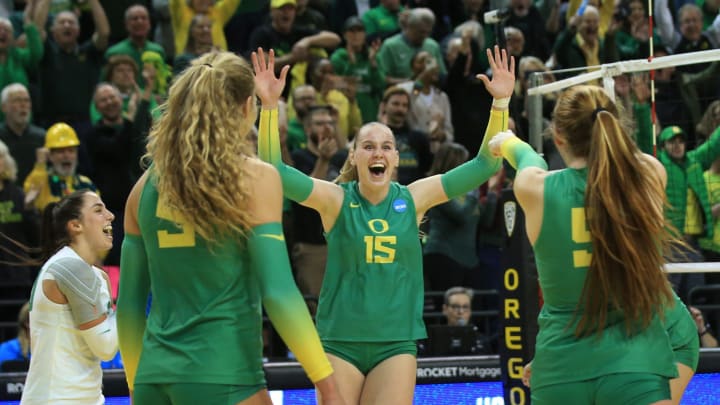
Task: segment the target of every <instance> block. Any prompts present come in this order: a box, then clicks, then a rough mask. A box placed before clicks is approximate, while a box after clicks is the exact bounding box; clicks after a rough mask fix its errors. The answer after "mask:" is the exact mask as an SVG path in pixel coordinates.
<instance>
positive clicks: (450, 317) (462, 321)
mask: <svg viewBox="0 0 720 405" xmlns="http://www.w3.org/2000/svg"><path fill="white" fill-rule="evenodd" d="M472 298H473V291H472V290H471V289H469V288H465V287H451V288H449V289H448V290H447V291H445V303H443V314H445V318H446V319H447V324H448V326H465V325H467V324H469V323H470V315H471V314H472Z"/></svg>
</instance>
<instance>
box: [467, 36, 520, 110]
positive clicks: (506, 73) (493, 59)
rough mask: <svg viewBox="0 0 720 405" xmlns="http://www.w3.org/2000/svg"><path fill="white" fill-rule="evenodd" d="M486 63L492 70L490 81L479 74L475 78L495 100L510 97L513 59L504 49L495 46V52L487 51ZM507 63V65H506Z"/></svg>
mask: <svg viewBox="0 0 720 405" xmlns="http://www.w3.org/2000/svg"><path fill="white" fill-rule="evenodd" d="M487 56H488V62H489V63H490V68H491V69H492V80H490V79H489V78H488V77H487V76H486V75H484V74H479V75H477V76H476V77H477V78H478V79H479V80H481V81H482V82H483V83H484V84H485V88H486V89H487V91H488V92H489V93H490V95H492V96H493V98H495V99H501V98H507V97H510V96H512V94H513V90H514V89H515V58H514V57H513V56H512V55H510V59H509V60H508V54H507V51H506V50H505V49H502V50H501V49H500V47H498V46H497V45H495V52H494V54H493V52H492V51H491V50H490V49H488V50H487ZM508 62H509V63H508Z"/></svg>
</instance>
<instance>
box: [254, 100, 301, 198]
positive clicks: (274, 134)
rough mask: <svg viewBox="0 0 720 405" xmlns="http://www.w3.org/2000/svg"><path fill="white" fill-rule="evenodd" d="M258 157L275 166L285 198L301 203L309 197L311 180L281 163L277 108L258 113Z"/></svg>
mask: <svg viewBox="0 0 720 405" xmlns="http://www.w3.org/2000/svg"><path fill="white" fill-rule="evenodd" d="M258 157H259V158H260V159H262V160H263V161H265V162H268V163H270V164H271V165H273V166H275V168H276V169H277V170H278V172H279V173H280V178H281V179H282V186H283V194H285V197H287V198H289V199H291V200H293V201H296V202H303V201H305V200H307V198H308V197H310V193H312V189H313V180H312V178H311V177H309V176H307V175H305V174H304V173H302V172H301V171H299V170H297V169H295V168H293V167H290V166H288V165H286V164H285V163H283V161H282V157H281V153H280V132H279V130H278V110H277V108H275V109H272V110H265V109H263V110H262V111H261V112H260V125H259V129H258Z"/></svg>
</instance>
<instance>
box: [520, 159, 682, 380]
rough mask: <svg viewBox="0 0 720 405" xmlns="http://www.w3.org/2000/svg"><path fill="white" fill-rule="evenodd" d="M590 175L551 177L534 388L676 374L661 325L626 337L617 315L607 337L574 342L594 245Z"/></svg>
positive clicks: (541, 251)
mask: <svg viewBox="0 0 720 405" xmlns="http://www.w3.org/2000/svg"><path fill="white" fill-rule="evenodd" d="M586 183H587V169H580V170H576V169H564V170H560V171H557V172H554V173H551V174H549V175H548V176H547V177H546V178H545V191H544V210H543V220H542V225H541V228H540V233H539V235H538V238H537V241H536V242H535V246H534V250H535V261H536V264H537V270H538V276H539V279H540V287H541V289H542V292H543V299H544V305H543V308H542V309H541V310H540V315H539V317H538V326H539V332H538V336H537V341H536V348H535V358H534V359H533V374H532V387H533V388H538V387H542V386H547V385H552V384H557V383H566V382H573V381H581V380H588V379H592V378H597V377H600V376H604V375H608V374H614V373H650V374H656V375H662V376H666V377H668V378H671V377H674V376H675V375H676V368H675V364H674V359H673V352H672V348H671V345H670V341H669V338H668V336H667V333H666V331H665V327H664V325H663V323H662V322H661V321H660V319H659V317H655V318H654V319H653V321H652V322H651V323H650V325H649V326H648V328H646V329H644V330H642V331H641V332H639V333H635V334H633V335H631V336H628V335H627V333H626V328H625V319H624V318H623V316H622V314H621V313H619V312H618V311H611V312H610V313H609V314H608V321H607V324H606V326H605V329H604V331H603V333H602V334H601V335H600V336H598V335H595V334H593V335H590V336H589V337H584V338H576V337H575V334H574V332H575V326H576V325H577V321H579V319H580V315H581V314H579V313H578V314H577V316H576V308H577V307H578V304H579V303H581V302H582V291H583V286H584V284H585V277H586V276H587V271H588V267H589V265H590V259H591V257H592V246H591V242H590V232H589V230H588V228H587V223H586V220H585V208H584V206H585V187H586Z"/></svg>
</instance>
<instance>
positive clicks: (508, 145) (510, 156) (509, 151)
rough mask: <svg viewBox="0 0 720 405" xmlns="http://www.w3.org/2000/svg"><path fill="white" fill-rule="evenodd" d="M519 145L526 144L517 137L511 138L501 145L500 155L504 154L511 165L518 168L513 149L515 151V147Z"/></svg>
mask: <svg viewBox="0 0 720 405" xmlns="http://www.w3.org/2000/svg"><path fill="white" fill-rule="evenodd" d="M519 143H524V142H523V141H521V140H520V138H518V137H517V136H513V137H510V138H508V139H506V140H505V141H504V142H503V143H502V144H501V145H500V153H502V156H503V157H504V158H505V159H507V161H508V162H510V164H512V165H513V167H515V166H516V163H517V162H515V155H514V153H513V149H515V145H517V144H519Z"/></svg>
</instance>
